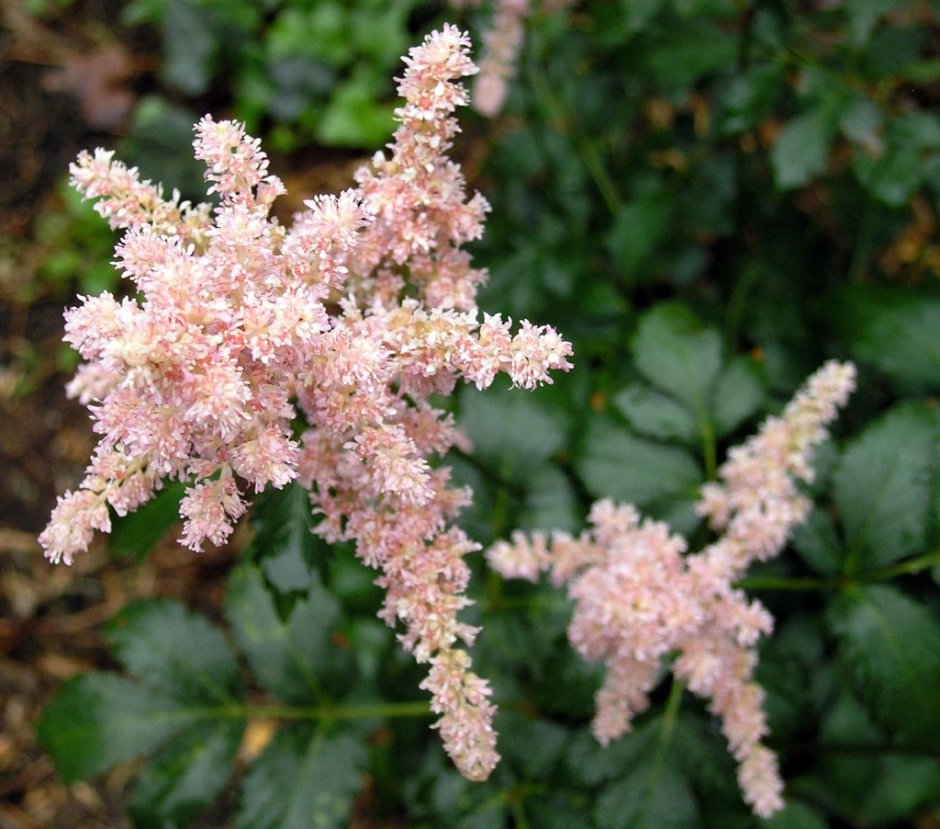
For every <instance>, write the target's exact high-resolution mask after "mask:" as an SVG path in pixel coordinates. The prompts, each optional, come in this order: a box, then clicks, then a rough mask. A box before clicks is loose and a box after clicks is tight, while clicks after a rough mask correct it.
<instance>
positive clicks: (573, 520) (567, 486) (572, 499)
mask: <svg viewBox="0 0 940 829" xmlns="http://www.w3.org/2000/svg"><path fill="white" fill-rule="evenodd" d="M530 474H531V477H530V478H529V481H528V484H529V486H528V490H527V492H526V494H525V499H524V501H523V504H522V509H521V510H520V512H519V517H518V521H517V524H518V525H519V527H520V528H521V529H525V530H535V529H542V530H549V529H552V530H562V531H565V532H575V531H576V530H577V529H578V526H579V525H580V522H581V517H580V514H579V512H580V510H579V508H578V498H577V495H576V494H575V491H574V489H573V488H572V486H571V482H570V481H569V480H568V477H567V476H566V475H565V473H564V472H562V471H561V470H560V469H558V467H557V466H552V465H549V464H545V465H544V466H540V467H537V468H536V469H533V470H531V473H530Z"/></svg>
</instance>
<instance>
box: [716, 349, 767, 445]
mask: <svg viewBox="0 0 940 829" xmlns="http://www.w3.org/2000/svg"><path fill="white" fill-rule="evenodd" d="M763 402H764V386H763V384H762V383H761V381H760V379H759V377H758V373H757V367H756V366H755V365H754V363H753V361H751V360H748V359H745V358H743V357H738V358H735V359H734V360H731V361H730V362H728V364H727V365H726V366H725V367H724V368H723V369H722V371H721V374H719V375H718V380H717V381H716V382H715V387H714V391H713V392H712V401H711V406H710V407H709V410H710V413H711V417H712V420H713V421H714V423H715V431H716V433H717V435H718V437H724V436H725V435H727V434H729V433H730V432H733V431H734V430H735V429H737V427H738V426H740V425H741V424H742V423H743V422H744V421H745V420H747V419H748V418H749V417H752V416H753V415H754V414H755V413H756V412H757V410H758V409H759V408H760V406H761V404H762V403H763Z"/></svg>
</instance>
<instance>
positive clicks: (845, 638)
mask: <svg viewBox="0 0 940 829" xmlns="http://www.w3.org/2000/svg"><path fill="white" fill-rule="evenodd" d="M828 619H829V624H830V626H831V628H832V630H833V632H834V633H835V635H836V637H837V638H838V640H839V650H840V653H841V654H842V656H843V658H844V659H845V661H846V663H847V664H848V666H849V668H850V670H851V672H852V678H853V679H854V681H855V685H856V688H857V690H858V692H859V694H860V696H861V697H862V699H863V701H864V702H865V703H866V705H867V707H868V710H869V711H870V712H871V714H872V716H873V717H874V718H875V719H876V720H877V721H878V722H880V723H881V724H883V725H885V726H886V727H888V728H890V729H891V731H892V733H894V734H896V735H897V736H898V737H900V738H902V739H907V740H911V741H913V742H917V743H927V744H930V743H931V742H934V741H936V740H937V739H938V738H940V697H938V696H937V694H936V688H937V687H938V685H940V622H938V621H937V618H936V617H935V615H934V614H932V613H931V612H930V611H929V610H928V609H927V608H926V607H924V606H923V605H921V604H918V603H917V602H916V601H914V600H913V599H911V598H908V597H907V596H906V595H904V594H903V593H901V592H900V591H899V590H896V589H895V588H893V587H888V586H885V585H873V586H869V587H858V588H855V589H853V590H851V591H849V592H847V593H844V594H843V595H841V596H839V597H838V598H837V599H836V600H835V601H834V602H833V604H832V605H831V606H830V608H829V613H828Z"/></svg>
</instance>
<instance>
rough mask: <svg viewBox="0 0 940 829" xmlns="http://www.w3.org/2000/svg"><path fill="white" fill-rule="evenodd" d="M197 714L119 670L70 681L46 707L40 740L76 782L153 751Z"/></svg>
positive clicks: (60, 769)
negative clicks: (182, 708) (130, 678)
mask: <svg viewBox="0 0 940 829" xmlns="http://www.w3.org/2000/svg"><path fill="white" fill-rule="evenodd" d="M196 720H197V716H196V715H193V716H190V712H187V711H182V710H181V709H180V708H179V703H178V702H176V701H174V700H171V699H168V698H166V697H165V696H162V695H160V694H157V693H155V692H154V691H152V690H151V689H149V688H145V687H143V686H141V685H136V684H134V683H133V682H129V681H128V680H126V679H122V678H121V677H119V676H115V675H114V674H106V673H96V674H86V675H84V676H79V677H76V678H75V679H72V680H70V681H69V682H66V683H65V684H64V685H63V686H62V687H61V688H60V689H59V690H58V692H57V693H56V695H55V696H54V697H53V698H52V700H51V701H50V702H49V704H48V705H47V706H46V707H45V709H44V710H43V712H42V718H41V719H40V721H39V726H38V732H37V733H38V738H39V743H40V745H41V746H42V747H43V749H44V750H45V751H47V752H48V753H49V754H50V755H51V756H52V759H53V760H54V761H55V764H56V769H57V770H58V772H59V775H60V776H61V777H62V779H63V780H64V781H65V782H67V783H71V782H74V781H75V780H80V779H82V778H85V777H90V776H91V775H93V774H97V773H98V772H101V771H104V770H105V769H108V768H110V767H111V766H113V765H114V764H115V763H117V762H120V761H122V760H131V759H133V758H135V757H140V756H141V755H145V754H149V753H150V752H151V751H153V750H154V749H155V748H157V746H159V745H160V744H161V743H162V742H163V741H164V740H166V739H167V738H168V737H170V736H171V735H173V734H175V733H176V732H178V731H180V730H181V729H183V728H186V727H187V726H191V725H192V723H193V722H195V721H196Z"/></svg>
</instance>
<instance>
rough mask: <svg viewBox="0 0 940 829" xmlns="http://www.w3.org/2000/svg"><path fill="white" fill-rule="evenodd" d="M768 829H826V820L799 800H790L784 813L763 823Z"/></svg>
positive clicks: (779, 813)
mask: <svg viewBox="0 0 940 829" xmlns="http://www.w3.org/2000/svg"><path fill="white" fill-rule="evenodd" d="M763 825H764V826H766V827H767V829H826V827H827V824H826V821H825V818H824V817H823V816H822V815H821V814H820V813H819V812H817V811H816V810H815V809H811V808H810V807H809V806H807V805H806V804H804V803H800V802H799V801H798V800H790V801H788V802H787V805H786V806H785V807H784V809H783V811H782V812H777V814H775V815H774V816H773V817H772V818H769V819H768V820H765V821H764V823H763Z"/></svg>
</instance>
